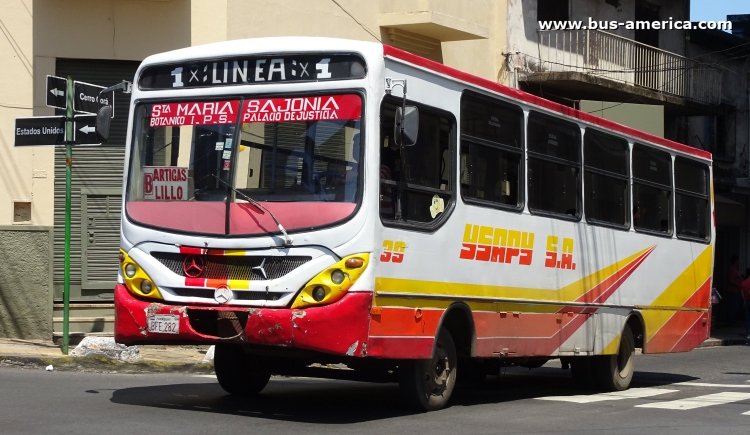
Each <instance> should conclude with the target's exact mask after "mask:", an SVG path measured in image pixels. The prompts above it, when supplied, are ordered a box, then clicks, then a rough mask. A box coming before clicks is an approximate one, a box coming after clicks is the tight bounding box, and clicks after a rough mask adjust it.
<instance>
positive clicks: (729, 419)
mask: <svg viewBox="0 0 750 435" xmlns="http://www.w3.org/2000/svg"><path fill="white" fill-rule="evenodd" d="M636 370H637V372H636V375H635V377H634V381H633V385H632V388H631V389H630V390H628V391H627V392H624V393H612V394H597V393H594V392H590V391H586V390H580V389H576V388H574V387H573V384H572V381H571V380H570V377H569V375H568V373H567V371H565V370H562V369H561V368H559V365H558V366H555V364H552V363H551V364H548V365H547V366H545V367H542V368H540V369H535V370H527V369H518V368H512V369H507V370H504V373H503V374H502V375H501V376H499V377H492V378H490V379H489V380H488V382H486V383H484V384H483V385H481V386H480V387H462V388H460V389H458V390H457V391H456V393H455V395H454V401H453V404H452V406H451V407H449V408H447V409H444V410H441V411H438V412H432V413H427V414H414V413H410V412H406V411H404V410H403V409H401V407H400V403H399V401H398V390H397V387H396V386H395V385H390V384H368V383H357V382H345V381H327V380H316V379H307V378H274V379H272V381H271V383H270V384H269V386H268V387H267V388H266V389H265V390H264V392H263V394H262V395H261V396H259V397H258V398H255V399H240V398H235V397H232V396H228V395H226V394H225V393H224V392H223V390H221V388H220V387H219V386H218V384H217V383H216V380H215V378H213V377H212V376H196V375H183V374H159V375H155V374H147V375H146V374H144V375H132V374H103V373H84V372H62V371H52V372H47V371H44V370H39V369H29V368H25V369H24V368H12V367H2V368H0V433H3V434H31V433H33V434H56V433H59V434H72V433H75V434H102V433H105V434H147V435H162V434H172V433H179V434H214V433H217V434H221V433H253V434H256V433H257V434H276V433H284V434H287V433H288V434H292V433H294V434H300V433H304V434H318V433H320V434H323V433H325V434H332V433H357V434H368V433H377V434H401V433H430V434H444V433H451V434H464V433H466V434H483V433H484V434H514V433H523V434H542V433H555V434H561V433H562V434H566V433H575V434H589V433H590V434H594V433H596V434H601V433H608V434H639V435H640V434H644V433H657V434H663V433H680V434H709V433H710V434H713V433H717V434H722V435H728V434H748V433H750V347H746V346H724V347H713V348H704V349H696V350H694V351H693V352H690V353H686V354H669V355H654V356H650V355H639V356H638V357H637V359H636Z"/></svg>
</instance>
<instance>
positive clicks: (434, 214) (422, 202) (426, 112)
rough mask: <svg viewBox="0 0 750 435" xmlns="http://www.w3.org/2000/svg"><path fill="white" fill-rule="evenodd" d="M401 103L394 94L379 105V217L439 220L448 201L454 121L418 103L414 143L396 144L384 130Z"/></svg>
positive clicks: (406, 220) (397, 219) (389, 128)
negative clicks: (408, 144)
mask: <svg viewBox="0 0 750 435" xmlns="http://www.w3.org/2000/svg"><path fill="white" fill-rule="evenodd" d="M400 104H401V101H400V100H399V99H397V98H386V99H385V100H383V106H382V109H381V123H382V124H381V129H380V131H381V138H382V140H381V147H380V217H381V219H383V220H384V221H396V222H409V223H429V222H432V221H434V220H437V219H439V217H440V216H442V215H443V211H444V210H445V208H446V206H447V204H448V203H449V201H451V200H452V190H453V188H452V185H451V181H450V180H452V168H453V165H454V163H453V162H454V160H453V157H452V156H453V151H452V150H453V149H454V148H453V146H452V142H453V141H454V139H453V136H454V133H455V121H454V119H453V118H452V117H451V116H450V114H448V113H446V112H442V111H438V110H436V109H433V108H430V107H427V106H423V105H418V107H419V134H418V139H417V143H416V144H414V145H413V146H398V145H395V144H394V143H393V142H394V141H393V140H392V139H391V138H390V136H389V135H390V134H391V132H392V131H393V125H394V119H395V111H396V108H397V107H399V105H400ZM445 150H449V151H448V152H447V153H446V152H445ZM446 178H447V179H446Z"/></svg>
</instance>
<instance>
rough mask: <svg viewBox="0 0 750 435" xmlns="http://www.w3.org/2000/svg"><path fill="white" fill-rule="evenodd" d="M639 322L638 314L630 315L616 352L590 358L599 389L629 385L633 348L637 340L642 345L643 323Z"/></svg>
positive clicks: (633, 357)
mask: <svg viewBox="0 0 750 435" xmlns="http://www.w3.org/2000/svg"><path fill="white" fill-rule="evenodd" d="M641 322H642V319H641V318H640V316H637V315H632V316H630V317H629V318H628V320H627V321H626V322H625V326H624V327H623V329H622V333H621V334H620V340H619V343H618V345H617V353H615V354H612V355H600V356H595V357H594V358H592V359H591V369H592V374H593V377H594V381H595V383H596V386H597V387H598V388H599V389H601V390H604V391H622V390H627V389H628V387H630V382H631V381H632V379H633V374H634V373H635V362H634V359H635V349H636V347H638V343H639V341H640V344H641V346H643V344H642V342H643V338H642V337H643V323H641ZM636 337H638V338H636Z"/></svg>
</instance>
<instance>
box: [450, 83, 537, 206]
mask: <svg viewBox="0 0 750 435" xmlns="http://www.w3.org/2000/svg"><path fill="white" fill-rule="evenodd" d="M460 155H461V158H460V174H459V180H460V184H461V196H462V197H463V198H464V200H466V201H467V202H474V203H478V204H481V205H488V206H497V207H503V208H511V209H516V210H520V209H521V208H522V207H523V201H522V198H521V197H522V194H521V192H522V189H521V174H522V171H521V167H522V166H521V162H522V161H523V160H522V157H523V112H522V111H521V109H520V108H518V107H516V106H513V105H510V104H506V103H502V102H499V101H495V100H491V99H489V98H486V97H480V96H478V95H475V94H465V95H464V97H463V100H462V102H461V153H460Z"/></svg>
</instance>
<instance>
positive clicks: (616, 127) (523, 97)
mask: <svg viewBox="0 0 750 435" xmlns="http://www.w3.org/2000/svg"><path fill="white" fill-rule="evenodd" d="M383 54H384V55H385V56H386V57H391V58H393V59H398V60H401V61H404V62H408V63H411V64H414V65H416V66H419V67H422V68H426V69H429V70H432V71H435V72H437V73H439V74H443V75H446V76H449V77H452V78H454V79H457V80H461V81H464V82H466V83H470V84H472V85H474V86H478V87H480V88H483V89H486V90H489V91H492V92H496V93H499V94H502V95H504V96H506V97H509V98H512V99H515V100H519V101H522V102H524V103H528V104H533V105H536V106H539V107H543V108H545V109H549V110H552V111H554V112H557V113H560V114H563V115H567V116H570V117H573V118H577V119H580V120H581V121H585V122H588V123H590V124H593V125H595V126H598V127H601V128H603V129H607V130H612V131H615V132H618V133H621V134H624V135H628V136H631V137H633V138H636V139H641V140H644V141H648V142H651V143H654V144H657V145H661V146H664V147H666V148H670V149H673V150H675V151H679V152H681V153H684V154H688V155H691V156H694V157H699V158H701V159H706V160H711V153H710V152H708V151H705V150H701V149H698V148H694V147H691V146H689V145H685V144H683V143H680V142H675V141H672V140H669V139H665V138H663V137H660V136H656V135H653V134H651V133H647V132H645V131H641V130H638V129H635V128H633V127H628V126H626V125H622V124H619V123H617V122H614V121H610V120H608V119H605V118H601V117H599V116H596V115H592V114H590V113H587V112H582V111H580V110H577V109H574V108H572V107H568V106H564V105H562V104H559V103H555V102H554V101H550V100H547V99H544V98H542V97H539V96H536V95H533V94H529V93H528V92H524V91H522V90H519V89H514V88H511V87H508V86H505V85H502V84H499V83H495V82H493V81H490V80H487V79H483V78H481V77H479V76H475V75H473V74H469V73H467V72H463V71H460V70H457V69H455V68H451V67H449V66H446V65H444V64H441V63H438V62H435V61H432V60H430V59H426V58H423V57H421V56H417V55H415V54H413V53H409V52H407V51H404V50H401V49H398V48H396V47H392V46H390V45H386V44H384V45H383Z"/></svg>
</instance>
